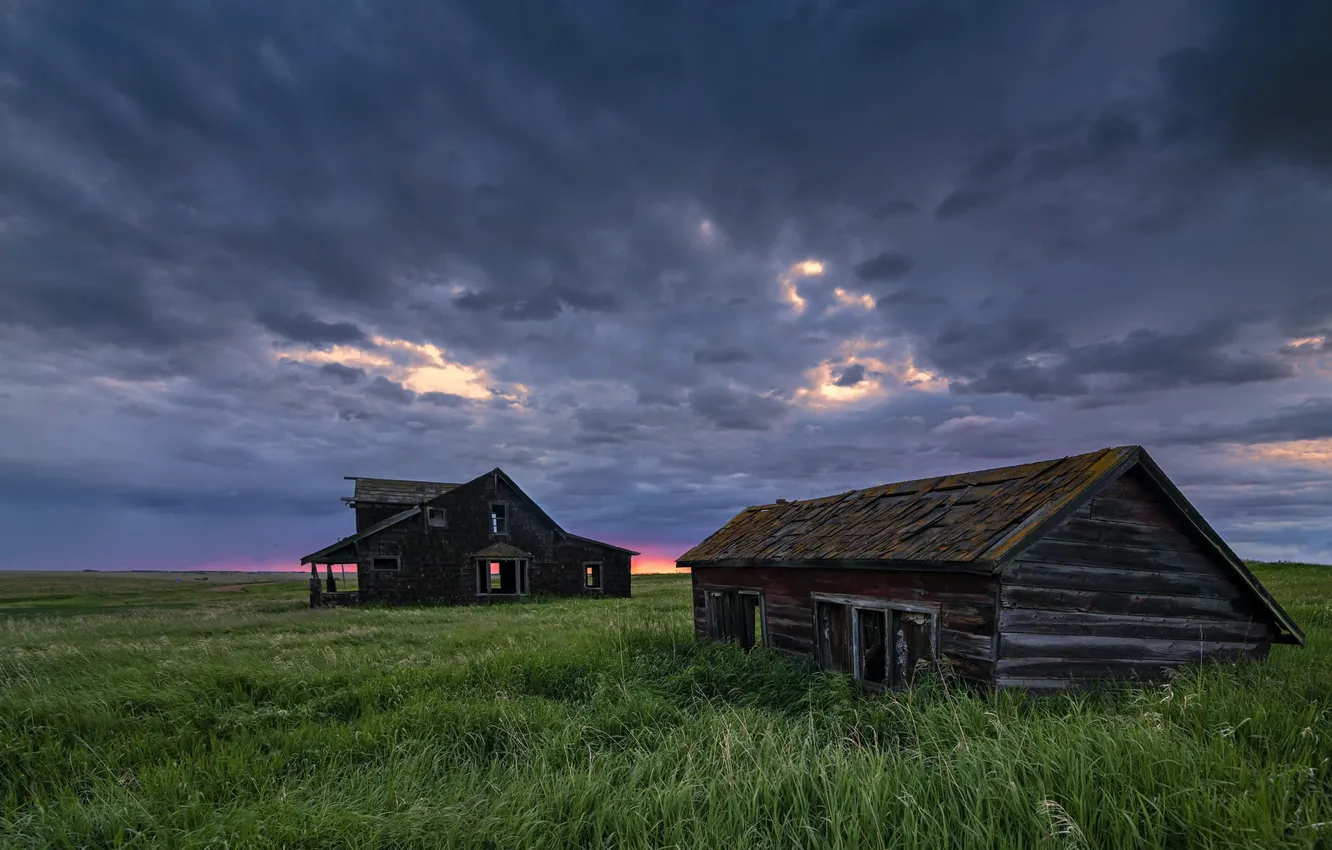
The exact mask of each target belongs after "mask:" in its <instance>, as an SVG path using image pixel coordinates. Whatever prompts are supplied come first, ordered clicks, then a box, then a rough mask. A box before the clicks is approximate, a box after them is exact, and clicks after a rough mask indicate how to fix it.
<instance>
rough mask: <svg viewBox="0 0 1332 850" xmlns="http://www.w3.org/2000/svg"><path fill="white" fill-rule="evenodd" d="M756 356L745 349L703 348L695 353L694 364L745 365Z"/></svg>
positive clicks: (732, 347)
mask: <svg viewBox="0 0 1332 850" xmlns="http://www.w3.org/2000/svg"><path fill="white" fill-rule="evenodd" d="M752 359H754V356H753V355H752V354H750V353H749V352H748V351H745V350H744V349H743V348H737V347H735V346H722V347H719V348H701V349H699V350H698V351H695V352H694V362H695V363H704V364H713V365H717V364H723V363H744V362H745V361H748V360H752Z"/></svg>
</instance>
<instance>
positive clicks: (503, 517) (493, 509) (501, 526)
mask: <svg viewBox="0 0 1332 850" xmlns="http://www.w3.org/2000/svg"><path fill="white" fill-rule="evenodd" d="M508 507H509V506H508V505H505V504H501V503H496V504H493V505H491V506H490V533H491V534H508V533H509V514H508Z"/></svg>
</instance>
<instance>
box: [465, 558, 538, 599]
mask: <svg viewBox="0 0 1332 850" xmlns="http://www.w3.org/2000/svg"><path fill="white" fill-rule="evenodd" d="M476 592H477V593H478V594H479V595H481V596H521V595H524V594H526V593H527V592H528V587H527V561H525V560H512V561H477V562H476Z"/></svg>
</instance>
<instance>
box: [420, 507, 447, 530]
mask: <svg viewBox="0 0 1332 850" xmlns="http://www.w3.org/2000/svg"><path fill="white" fill-rule="evenodd" d="M436 511H438V512H439V519H440V521H439V522H435V517H434V516H432V514H434V513H435V512H436ZM425 524H426V528H448V527H449V512H448V510H447V509H445V508H438V507H433V508H432V507H429V506H427V507H426V509H425Z"/></svg>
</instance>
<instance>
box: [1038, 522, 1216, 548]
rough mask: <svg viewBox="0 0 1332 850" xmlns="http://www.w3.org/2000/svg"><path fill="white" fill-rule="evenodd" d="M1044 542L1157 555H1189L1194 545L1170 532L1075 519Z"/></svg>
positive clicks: (1051, 532) (1131, 525)
mask: <svg viewBox="0 0 1332 850" xmlns="http://www.w3.org/2000/svg"><path fill="white" fill-rule="evenodd" d="M1046 539H1047V540H1066V541H1071V542H1078V543H1095V544H1097V545H1101V546H1133V547H1136V548H1139V549H1151V550H1155V551H1159V552H1189V551H1193V550H1194V549H1196V548H1197V545H1198V544H1197V543H1195V542H1194V540H1193V539H1192V538H1191V537H1189V536H1188V535H1187V534H1182V533H1180V532H1178V531H1173V530H1170V529H1165V528H1154V527H1152V526H1146V525H1133V524H1131V523H1126V522H1109V521H1106V520H1099V519H1090V518H1085V517H1078V516H1073V517H1069V518H1068V519H1066V520H1064V522H1062V523H1060V524H1059V525H1058V526H1056V527H1055V528H1054V529H1053V530H1051V531H1050V533H1049V534H1048V535H1046Z"/></svg>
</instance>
